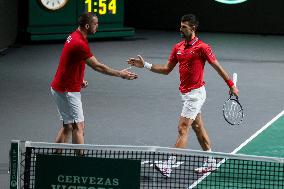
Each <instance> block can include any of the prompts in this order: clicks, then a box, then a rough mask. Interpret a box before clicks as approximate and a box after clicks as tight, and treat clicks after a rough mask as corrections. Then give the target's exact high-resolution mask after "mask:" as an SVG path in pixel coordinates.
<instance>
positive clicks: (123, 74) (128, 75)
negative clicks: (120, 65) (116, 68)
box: [120, 67, 138, 80]
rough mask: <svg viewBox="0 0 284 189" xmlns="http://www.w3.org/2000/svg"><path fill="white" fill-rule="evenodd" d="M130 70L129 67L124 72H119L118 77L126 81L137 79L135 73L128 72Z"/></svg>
mask: <svg viewBox="0 0 284 189" xmlns="http://www.w3.org/2000/svg"><path fill="white" fill-rule="evenodd" d="M130 69H131V67H129V68H126V69H124V70H121V71H120V77H121V78H122V79H128V80H134V79H137V78H138V75H137V74H136V73H133V72H130V71H129V70H130Z"/></svg>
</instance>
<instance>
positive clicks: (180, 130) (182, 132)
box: [178, 122, 188, 135]
mask: <svg viewBox="0 0 284 189" xmlns="http://www.w3.org/2000/svg"><path fill="white" fill-rule="evenodd" d="M187 132H188V124H186V123H185V122H182V123H180V124H179V126H178V133H179V134H180V135H186V134H187Z"/></svg>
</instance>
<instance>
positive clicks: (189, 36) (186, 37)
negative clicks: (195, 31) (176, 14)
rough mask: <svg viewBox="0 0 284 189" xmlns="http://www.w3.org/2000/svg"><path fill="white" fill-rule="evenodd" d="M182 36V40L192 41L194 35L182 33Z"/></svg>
mask: <svg viewBox="0 0 284 189" xmlns="http://www.w3.org/2000/svg"><path fill="white" fill-rule="evenodd" d="M180 36H181V38H183V39H186V40H189V39H191V36H192V33H188V34H187V35H186V34H185V33H183V32H180Z"/></svg>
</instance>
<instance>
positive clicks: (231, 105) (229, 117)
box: [223, 73, 244, 125]
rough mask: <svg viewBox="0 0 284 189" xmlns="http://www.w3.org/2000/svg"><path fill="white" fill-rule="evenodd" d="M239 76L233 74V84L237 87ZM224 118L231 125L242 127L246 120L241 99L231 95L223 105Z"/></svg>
mask: <svg viewBox="0 0 284 189" xmlns="http://www.w3.org/2000/svg"><path fill="white" fill-rule="evenodd" d="M237 81H238V75H237V74H236V73H234V74H233V82H234V84H235V86H237ZM223 116H224V118H225V120H226V121H227V122H228V123H229V124H230V125H240V123H241V122H242V121H243V118H244V110H243V107H242V105H241V103H240V102H239V97H238V96H234V95H232V94H230V97H229V99H228V100H226V101H225V103H224V104H223Z"/></svg>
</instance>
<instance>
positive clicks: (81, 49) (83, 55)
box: [76, 43, 93, 60]
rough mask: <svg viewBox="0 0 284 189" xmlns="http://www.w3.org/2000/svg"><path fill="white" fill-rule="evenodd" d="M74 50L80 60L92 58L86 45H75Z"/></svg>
mask: <svg viewBox="0 0 284 189" xmlns="http://www.w3.org/2000/svg"><path fill="white" fill-rule="evenodd" d="M76 49H77V51H78V55H79V57H80V59H81V60H86V59H88V58H90V57H92V56H93V54H92V52H91V49H90V47H89V46H88V45H87V44H84V43H80V44H78V45H77V48H76Z"/></svg>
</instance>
